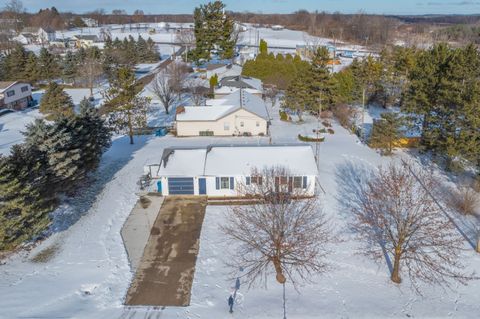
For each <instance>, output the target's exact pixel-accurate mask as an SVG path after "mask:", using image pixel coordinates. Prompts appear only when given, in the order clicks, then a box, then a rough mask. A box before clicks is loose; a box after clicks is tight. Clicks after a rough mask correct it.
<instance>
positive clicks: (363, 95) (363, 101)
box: [362, 87, 365, 143]
mask: <svg viewBox="0 0 480 319" xmlns="http://www.w3.org/2000/svg"><path fill="white" fill-rule="evenodd" d="M362 142H363V143H365V87H363V90H362Z"/></svg>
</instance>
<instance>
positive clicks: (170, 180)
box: [145, 144, 318, 197]
mask: <svg viewBox="0 0 480 319" xmlns="http://www.w3.org/2000/svg"><path fill="white" fill-rule="evenodd" d="M274 167H283V168H286V169H287V170H288V172H289V176H288V178H285V181H284V179H283V178H281V177H283V176H279V179H278V182H275V184H276V185H275V187H277V191H282V192H294V191H295V190H302V193H303V194H305V195H308V196H313V195H315V188H316V186H315V185H316V176H317V175H318V170H317V165H316V161H315V156H314V154H313V150H312V148H311V146H309V145H306V144H294V145H254V146H252V145H237V146H233V145H230V146H220V145H219V146H216V145H213V146H208V147H206V148H167V149H165V150H164V152H163V156H162V159H161V161H160V164H154V165H148V166H145V173H146V174H148V175H149V176H150V177H151V178H152V179H153V180H154V181H155V183H156V184H155V186H156V188H157V191H158V192H160V193H162V195H206V196H210V197H235V196H241V193H239V189H240V188H241V187H242V186H243V185H250V184H252V183H262V178H259V176H258V175H257V176H252V173H255V172H257V174H258V172H262V171H263V170H264V169H270V168H274Z"/></svg>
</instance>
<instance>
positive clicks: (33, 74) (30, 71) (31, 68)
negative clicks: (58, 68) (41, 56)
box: [23, 52, 42, 83]
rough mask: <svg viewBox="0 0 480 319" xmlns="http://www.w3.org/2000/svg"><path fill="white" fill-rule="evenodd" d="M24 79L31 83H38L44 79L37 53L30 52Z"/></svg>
mask: <svg viewBox="0 0 480 319" xmlns="http://www.w3.org/2000/svg"><path fill="white" fill-rule="evenodd" d="M23 78H24V79H25V80H27V81H29V82H30V83H36V82H37V81H38V80H40V79H41V78H42V74H41V71H40V68H39V66H38V59H37V56H36V55H35V53H33V52H30V53H29V54H28V58H27V61H26V63H25V70H24V75H23Z"/></svg>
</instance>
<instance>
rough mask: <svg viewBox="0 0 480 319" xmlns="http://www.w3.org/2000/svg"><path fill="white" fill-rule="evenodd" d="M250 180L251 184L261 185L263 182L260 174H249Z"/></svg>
mask: <svg viewBox="0 0 480 319" xmlns="http://www.w3.org/2000/svg"><path fill="white" fill-rule="evenodd" d="M250 180H251V181H252V184H257V185H262V182H263V178H262V176H251V177H250Z"/></svg>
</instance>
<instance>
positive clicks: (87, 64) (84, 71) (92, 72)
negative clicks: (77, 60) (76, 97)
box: [79, 55, 103, 98]
mask: <svg viewBox="0 0 480 319" xmlns="http://www.w3.org/2000/svg"><path fill="white" fill-rule="evenodd" d="M79 74H80V77H81V78H82V79H83V80H84V81H85V83H86V84H87V86H88V88H89V89H90V97H91V98H92V97H93V88H94V87H95V85H96V84H97V81H98V80H99V78H100V76H101V75H102V74H103V70H102V63H101V62H100V60H99V59H98V58H97V57H94V56H91V55H88V56H87V57H86V58H85V60H84V61H83V63H82V65H81V67H80V69H79Z"/></svg>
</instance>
